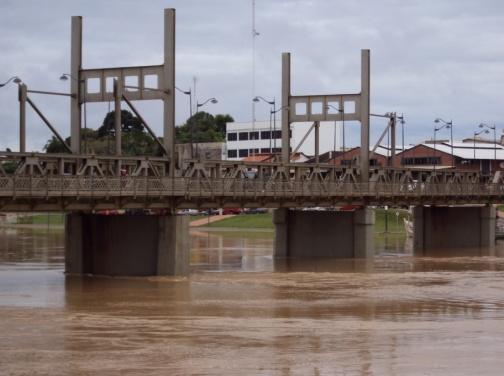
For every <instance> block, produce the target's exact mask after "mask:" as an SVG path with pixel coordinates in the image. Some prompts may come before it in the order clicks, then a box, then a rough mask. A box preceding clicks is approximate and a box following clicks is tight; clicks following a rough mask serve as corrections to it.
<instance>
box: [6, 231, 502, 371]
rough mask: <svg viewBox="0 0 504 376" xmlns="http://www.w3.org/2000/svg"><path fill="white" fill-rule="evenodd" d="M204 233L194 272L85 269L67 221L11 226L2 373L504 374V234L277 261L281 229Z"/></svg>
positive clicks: (195, 250)
mask: <svg viewBox="0 0 504 376" xmlns="http://www.w3.org/2000/svg"><path fill="white" fill-rule="evenodd" d="M191 235H192V252H191V265H192V266H191V267H192V274H191V276H190V277H188V278H164V277H163V278H158V277H156V278H105V277H82V278H80V277H68V276H65V274H64V273H63V267H64V264H63V262H64V254H63V233H62V232H61V231H53V230H50V231H47V230H46V229H38V230H30V229H2V228H0V374H2V375H4V374H5V375H32V374H34V375H102V374H103V375H139V374H140V375H279V376H280V375H282V376H287V375H317V376H319V375H478V376H481V375H502V374H504V258H501V256H503V255H504V243H498V246H497V249H496V251H495V252H492V253H489V252H486V251H481V250H464V251H463V252H450V253H447V252H442V253H437V254H436V253H433V255H431V256H430V257H413V256H412V255H411V251H410V246H409V245H408V243H407V241H406V240H405V239H404V238H403V237H400V236H387V237H384V236H380V237H379V238H378V239H377V242H376V256H375V258H374V259H373V260H368V261H365V260H319V261H307V260H304V261H289V262H277V261H275V260H274V259H273V257H272V247H273V233H271V232H248V233H243V232H239V231H229V232H217V231H211V232H205V231H197V230H191Z"/></svg>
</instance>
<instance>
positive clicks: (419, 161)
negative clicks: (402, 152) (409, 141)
mask: <svg viewBox="0 0 504 376" xmlns="http://www.w3.org/2000/svg"><path fill="white" fill-rule="evenodd" d="M401 164H402V165H417V166H418V165H424V166H425V165H426V166H429V165H438V164H441V157H411V158H401Z"/></svg>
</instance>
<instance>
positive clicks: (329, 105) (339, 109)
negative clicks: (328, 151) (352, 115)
mask: <svg viewBox="0 0 504 376" xmlns="http://www.w3.org/2000/svg"><path fill="white" fill-rule="evenodd" d="M330 108H332V109H333V110H335V111H338V112H339V113H340V114H341V117H342V128H343V140H342V141H343V145H342V146H343V154H342V155H341V158H343V156H344V155H345V118H344V115H345V110H344V109H343V108H338V107H336V106H333V105H332V104H326V105H325V109H326V111H328V110H329V109H330ZM334 149H336V122H334ZM335 151H336V150H335ZM342 160H343V159H342Z"/></svg>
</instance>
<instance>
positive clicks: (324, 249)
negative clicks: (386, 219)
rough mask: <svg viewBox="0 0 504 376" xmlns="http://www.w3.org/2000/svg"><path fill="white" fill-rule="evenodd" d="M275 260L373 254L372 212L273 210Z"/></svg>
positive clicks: (352, 256)
mask: <svg viewBox="0 0 504 376" xmlns="http://www.w3.org/2000/svg"><path fill="white" fill-rule="evenodd" d="M273 223H274V224H275V257H293V258H311V257H314V258H317V257H325V258H354V257H356V258H361V257H370V256H372V255H373V225H374V211H372V210H369V209H360V210H356V211H353V212H352V211H340V212H337V211H301V210H288V209H277V210H275V212H274V214H273Z"/></svg>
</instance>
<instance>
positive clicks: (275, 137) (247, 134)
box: [226, 119, 343, 160]
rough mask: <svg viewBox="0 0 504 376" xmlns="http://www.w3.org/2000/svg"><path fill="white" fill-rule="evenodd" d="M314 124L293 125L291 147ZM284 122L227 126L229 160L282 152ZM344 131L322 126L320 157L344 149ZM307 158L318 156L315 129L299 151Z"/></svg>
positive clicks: (327, 123) (326, 123)
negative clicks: (316, 154) (330, 151)
mask: <svg viewBox="0 0 504 376" xmlns="http://www.w3.org/2000/svg"><path fill="white" fill-rule="evenodd" d="M311 125H312V123H308V122H305V123H294V124H292V125H291V142H290V144H291V148H292V150H294V149H295V148H296V147H297V146H298V144H299V143H300V142H301V140H302V139H303V137H304V136H305V134H306V132H307V131H308V130H309V129H310V127H311ZM281 128H282V126H281V120H279V119H277V121H276V126H275V124H273V122H272V123H270V122H269V121H256V122H255V124H254V126H253V124H252V122H245V123H237V122H232V123H227V124H226V156H227V159H228V160H240V159H242V158H245V157H248V156H249V155H252V154H260V153H261V154H262V153H280V152H281V150H282V130H281ZM342 147H343V131H342V127H341V124H340V123H337V124H335V122H321V123H320V154H322V153H324V152H327V151H329V150H342ZM298 151H299V152H301V153H304V154H306V155H313V154H315V134H314V131H313V130H312V131H311V132H310V134H309V136H308V137H307V138H306V140H305V141H304V142H303V144H302V146H301V147H300V148H299V150H298Z"/></svg>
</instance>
